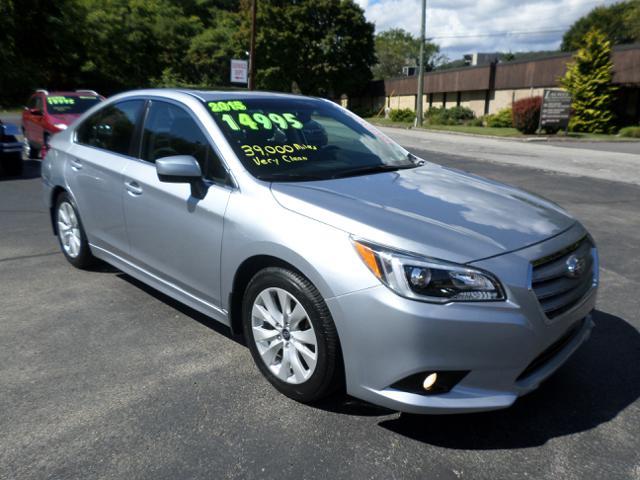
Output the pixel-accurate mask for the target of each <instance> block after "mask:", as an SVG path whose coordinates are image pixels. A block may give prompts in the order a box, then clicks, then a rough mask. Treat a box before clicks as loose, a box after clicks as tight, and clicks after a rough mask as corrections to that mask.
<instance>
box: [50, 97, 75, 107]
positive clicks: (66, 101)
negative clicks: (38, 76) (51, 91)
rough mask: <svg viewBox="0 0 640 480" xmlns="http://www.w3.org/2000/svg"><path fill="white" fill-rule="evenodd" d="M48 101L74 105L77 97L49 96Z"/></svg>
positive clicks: (51, 103) (54, 103) (53, 103)
mask: <svg viewBox="0 0 640 480" xmlns="http://www.w3.org/2000/svg"><path fill="white" fill-rule="evenodd" d="M47 103H48V104H49V105H73V104H74V103H76V101H75V99H73V98H69V97H59V96H54V97H47Z"/></svg>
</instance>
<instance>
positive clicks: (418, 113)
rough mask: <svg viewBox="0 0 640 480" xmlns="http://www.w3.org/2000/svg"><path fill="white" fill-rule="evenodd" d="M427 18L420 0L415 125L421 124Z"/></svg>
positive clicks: (425, 4)
mask: <svg viewBox="0 0 640 480" xmlns="http://www.w3.org/2000/svg"><path fill="white" fill-rule="evenodd" d="M426 20H427V0H422V20H421V22H420V58H419V59H418V98H417V105H416V125H417V126H418V127H421V126H422V115H423V113H422V97H423V96H424V35H425V32H424V30H425V24H426V23H427V22H426Z"/></svg>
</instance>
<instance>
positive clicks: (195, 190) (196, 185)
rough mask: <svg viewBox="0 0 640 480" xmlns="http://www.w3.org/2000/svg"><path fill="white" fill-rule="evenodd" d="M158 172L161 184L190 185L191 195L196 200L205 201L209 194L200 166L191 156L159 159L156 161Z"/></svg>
mask: <svg viewBox="0 0 640 480" xmlns="http://www.w3.org/2000/svg"><path fill="white" fill-rule="evenodd" d="M156 172H157V174H158V179H159V180H160V181H161V182H165V183H188V184H190V185H191V195H192V196H193V197H195V198H199V199H203V198H204V197H205V195H206V194H207V186H206V184H205V183H204V180H203V179H202V171H201V170H200V165H199V164H198V161H197V160H196V159H195V158H193V157H192V156H191V155H173V156H171V157H164V158H159V159H157V160H156Z"/></svg>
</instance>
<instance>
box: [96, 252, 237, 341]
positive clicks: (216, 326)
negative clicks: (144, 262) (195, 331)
mask: <svg viewBox="0 0 640 480" xmlns="http://www.w3.org/2000/svg"><path fill="white" fill-rule="evenodd" d="M101 263H102V262H101ZM97 268H100V269H101V270H99V271H102V272H111V271H117V272H119V273H117V274H116V276H117V277H118V278H121V279H122V280H124V281H126V282H128V283H130V284H131V285H133V286H134V287H137V288H139V289H140V290H143V291H144V292H145V293H148V294H149V295H151V296H152V297H154V298H155V299H157V300H160V301H161V302H163V303H164V304H166V305H168V306H170V307H172V308H174V309H176V310H177V311H179V312H180V313H182V314H183V315H186V316H187V317H190V318H192V319H193V320H195V321H196V322H198V323H200V324H202V325H204V326H205V327H207V328H210V329H211V330H213V331H214V332H216V333H219V334H220V335H223V336H225V337H227V338H228V339H229V340H233V341H234V342H236V343H238V344H240V345H245V343H244V340H243V339H242V337H240V336H238V335H234V334H233V333H231V329H230V328H229V327H227V326H225V325H223V324H222V323H220V322H218V321H217V320H214V319H213V318H211V317H208V316H207V315H204V314H203V313H200V312H198V311H197V310H195V309H193V308H191V307H189V306H187V305H185V304H184V303H182V302H179V301H178V300H175V299H173V298H171V297H170V296H168V295H165V294H164V293H162V292H160V291H159V290H156V289H155V288H153V287H150V286H149V285H147V284H146V283H142V282H141V281H140V280H137V279H135V278H133V277H131V276H130V275H127V274H126V273H123V272H120V271H119V270H116V269H115V268H114V267H111V266H110V265H107V264H106V263H105V264H104V267H97ZM111 269H113V270H111Z"/></svg>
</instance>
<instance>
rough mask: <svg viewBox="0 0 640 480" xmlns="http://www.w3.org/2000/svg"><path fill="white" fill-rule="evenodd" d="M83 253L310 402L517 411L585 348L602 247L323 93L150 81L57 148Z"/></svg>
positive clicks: (54, 144) (50, 169) (52, 162)
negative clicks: (222, 339) (191, 312)
mask: <svg viewBox="0 0 640 480" xmlns="http://www.w3.org/2000/svg"><path fill="white" fill-rule="evenodd" d="M50 147H51V148H50V150H49V152H48V154H47V156H46V158H45V159H44V162H43V166H42V177H43V183H44V186H45V188H44V198H45V202H46V204H47V206H48V207H49V208H50V210H51V219H52V224H53V230H54V233H55V234H56V235H57V237H58V240H59V242H60V246H61V248H62V251H63V253H64V255H65V256H66V258H67V260H68V261H69V262H70V263H71V264H73V265H74V266H76V267H79V268H85V267H87V266H89V265H91V264H92V263H93V262H94V261H96V259H100V260H102V261H106V262H108V263H110V264H112V265H114V266H116V267H117V268H119V269H121V270H122V271H124V272H126V273H128V274H129V275H131V276H133V277H135V278H137V279H139V280H141V281H143V282H145V283H147V284H149V285H151V286H152V287H154V288H156V289H158V290H160V291H162V292H164V293H166V294H167V295H169V296H171V297H173V298H176V299H177V300H179V301H181V302H184V303H185V304H187V305H189V306H191V307H192V308H194V309H196V310H198V311H200V312H203V313H204V314H206V315H209V316H211V317H212V318H214V319H216V320H218V321H220V322H222V323H224V324H225V325H228V326H229V327H230V328H231V330H232V331H233V332H234V333H237V334H239V335H243V336H244V338H245V340H246V343H247V345H248V346H249V349H250V350H251V353H252V355H253V358H254V360H255V362H256V364H257V366H258V368H259V369H260V370H261V372H262V373H263V374H264V375H265V377H266V378H267V379H268V380H269V381H270V382H271V383H272V384H273V385H274V386H275V387H276V388H277V389H278V390H280V391H281V392H283V393H284V394H286V395H288V396H289V397H291V398H294V399H296V400H298V401H303V402H313V401H316V400H318V399H320V398H323V397H325V396H327V395H329V394H331V393H333V392H335V391H336V390H338V389H341V388H343V387H344V388H346V392H347V393H349V394H351V395H353V396H355V397H358V398H361V399H364V400H367V401H370V402H373V403H376V404H379V405H382V406H386V407H389V408H393V409H396V410H400V411H405V412H414V413H449V412H451V413H453V412H467V411H479V410H491V409H498V408H504V407H508V406H509V405H511V404H512V403H513V402H514V401H515V400H516V398H517V397H518V396H520V395H522V394H524V393H526V392H529V391H531V390H533V389H535V388H536V387H537V386H538V385H539V384H540V382H542V381H543V380H544V379H545V378H547V377H548V376H549V375H551V374H552V373H553V372H554V371H555V370H556V369H557V368H558V367H559V366H560V365H562V364H563V363H564V362H565V361H566V360H567V358H569V356H570V355H571V354H572V353H573V352H574V351H575V350H576V349H577V348H578V347H579V345H580V344H581V343H582V342H583V341H585V339H587V337H588V336H589V333H590V330H591V328H592V326H593V323H592V321H591V311H592V310H593V309H594V306H595V298H596V290H597V283H598V256H597V250H596V248H595V244H594V242H593V239H592V238H591V237H590V235H589V234H588V233H587V232H586V230H585V229H584V227H583V226H582V225H581V224H580V223H579V222H577V221H576V220H575V219H574V218H572V217H571V216H570V215H569V214H567V212H566V211H564V210H563V209H562V208H560V207H559V206H557V205H555V204H553V203H551V202H549V201H546V200H544V199H541V198H539V197H537V196H535V195H532V194H530V193H527V192H523V191H521V190H518V189H515V188H512V187H509V186H506V185H502V184H499V183H496V182H492V181H489V180H485V179H482V178H479V177H475V176H471V175H467V174H465V173H462V172H459V171H455V170H451V169H448V168H443V167H440V166H438V165H435V164H433V163H430V162H429V161H427V160H425V159H421V158H417V157H416V156H414V155H413V154H411V153H410V152H408V151H406V150H405V149H404V148H402V147H401V146H399V145H397V144H396V143H395V142H393V141H392V140H390V139H389V138H388V137H386V136H385V135H384V134H382V133H381V132H379V131H378V130H376V129H375V128H374V127H372V126H371V125H369V124H368V123H366V122H365V121H363V120H362V119H360V118H359V117H357V116H355V115H353V114H352V113H350V112H349V111H347V110H345V109H343V108H341V107H340V106H338V105H335V104H334V103H332V102H329V101H327V100H322V99H315V98H307V97H301V96H294V95H279V94H272V93H252V92H204V91H182V90H143V91H133V92H129V93H125V94H121V95H118V96H115V97H113V98H111V99H110V100H108V101H106V102H104V103H101V104H100V105H98V106H96V107H94V108H93V109H92V110H90V111H88V112H87V113H86V114H84V115H83V116H82V117H81V118H80V119H79V120H78V121H76V122H75V123H74V124H73V125H72V126H70V127H69V128H68V129H67V130H65V131H64V132H61V133H59V134H57V135H56V136H55V137H54V138H53V139H52V140H51V146H50Z"/></svg>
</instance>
